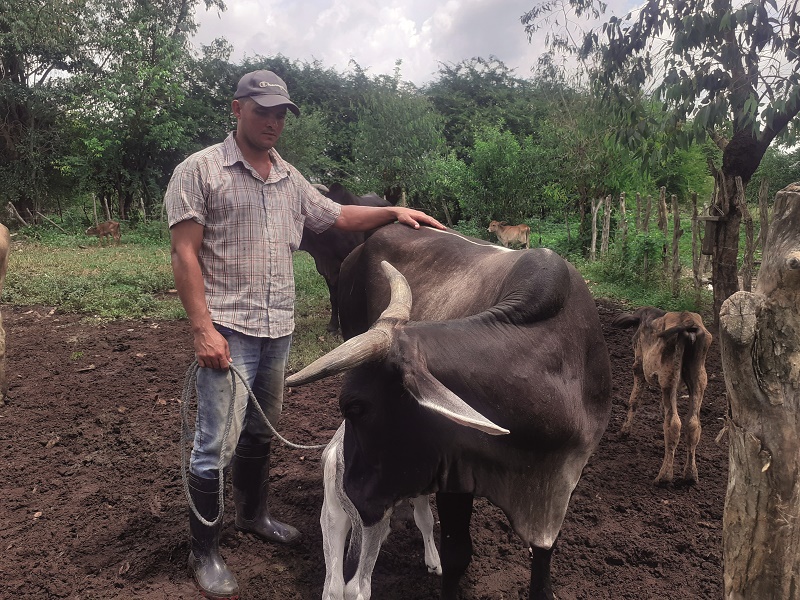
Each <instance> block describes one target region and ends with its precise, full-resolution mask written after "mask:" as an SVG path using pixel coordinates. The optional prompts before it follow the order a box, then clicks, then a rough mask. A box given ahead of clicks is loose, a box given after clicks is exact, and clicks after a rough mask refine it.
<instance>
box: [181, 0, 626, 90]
mask: <svg viewBox="0 0 800 600" xmlns="http://www.w3.org/2000/svg"><path fill="white" fill-rule="evenodd" d="M536 2H537V0H226V4H227V6H228V9H227V10H226V11H225V12H223V13H221V14H218V13H217V11H216V10H214V11H208V12H207V11H205V9H204V8H203V7H202V4H201V6H200V8H198V14H197V17H198V22H199V23H200V29H199V31H198V33H197V36H196V37H195V43H196V44H198V45H199V44H209V43H210V42H211V41H212V40H213V39H215V38H217V37H224V38H226V39H227V40H228V41H229V42H230V43H231V44H232V45H233V47H234V55H233V57H232V61H233V62H239V61H240V60H241V59H243V58H244V57H245V56H249V57H252V56H255V55H262V56H274V55H276V54H283V55H284V56H286V57H287V58H289V59H292V60H301V61H308V62H311V61H313V60H319V61H320V62H321V63H322V66H323V67H325V68H334V69H336V70H337V71H340V72H342V71H347V70H349V63H350V61H351V60H355V61H356V62H357V63H358V64H359V65H360V66H361V67H362V68H364V69H366V70H367V73H368V74H369V75H372V76H375V75H381V74H391V73H393V71H394V67H395V62H396V61H397V60H398V59H399V60H402V66H401V77H402V79H404V80H407V81H411V82H413V83H415V84H416V85H418V86H419V85H423V84H425V83H427V82H429V81H430V80H432V79H434V78H435V76H436V73H437V70H438V66H439V64H440V63H445V64H457V63H459V62H461V61H463V60H467V59H470V58H473V57H482V58H489V57H490V56H496V57H497V58H498V59H500V60H501V61H503V63H504V64H505V65H506V66H507V67H509V68H511V69H514V71H515V74H516V75H517V76H519V77H523V78H524V77H528V76H529V75H530V73H531V68H532V67H534V66H535V65H536V59H537V57H538V56H539V54H540V53H541V52H542V50H543V48H544V34H541V35H540V36H538V37H537V38H536V39H534V41H533V42H532V43H530V42H528V37H527V35H526V34H525V28H524V27H523V25H522V23H521V22H520V17H521V16H522V15H523V14H524V13H525V12H527V11H528V10H530V9H531V8H532V7H533V6H534V5H535V4H536ZM608 4H609V7H610V8H609V11H611V10H612V8H611V7H613V6H619V7H621V8H619V10H617V11H616V12H617V14H619V13H620V12H621V11H622V10H626V8H625V7H626V6H630V5H631V4H632V2H631V1H630V0H610V1H609V2H608Z"/></svg>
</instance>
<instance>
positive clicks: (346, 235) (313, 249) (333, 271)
mask: <svg viewBox="0 0 800 600" xmlns="http://www.w3.org/2000/svg"><path fill="white" fill-rule="evenodd" d="M325 196H327V197H328V198H330V199H331V200H333V201H334V202H337V203H339V204H347V205H356V206H391V204H390V203H389V202H387V201H386V200H384V199H383V198H381V197H380V196H378V195H376V194H367V195H366V196H356V195H355V194H353V193H351V192H349V191H348V190H347V189H346V188H344V187H343V186H342V185H341V184H338V183H334V184H333V185H332V186H331V187H330V190H329V191H328V192H325ZM368 236H369V233H363V232H359V231H341V230H339V229H334V228H333V227H331V228H330V229H328V230H327V231H323V232H322V233H314V232H313V231H311V230H310V229H308V228H303V238H302V240H301V241H300V250H305V251H306V252H308V253H309V254H310V255H311V256H312V257H313V258H314V263H315V264H316V266H317V271H318V272H319V274H320V275H322V277H323V278H324V279H325V283H326V284H327V285H328V292H329V294H330V301H331V319H330V321H329V323H328V327H327V329H328V331H338V330H339V309H338V300H337V296H338V285H339V269H340V268H341V266H342V261H343V260H344V259H345V258H347V255H348V254H350V253H351V252H352V251H353V250H354V249H355V247H356V246H358V245H359V244H361V243H362V242H363V241H364V240H365V239H366V238H367V237H368Z"/></svg>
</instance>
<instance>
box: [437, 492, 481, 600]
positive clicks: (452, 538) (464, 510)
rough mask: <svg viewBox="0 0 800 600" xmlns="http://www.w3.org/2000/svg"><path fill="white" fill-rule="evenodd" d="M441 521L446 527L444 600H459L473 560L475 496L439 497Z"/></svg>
mask: <svg viewBox="0 0 800 600" xmlns="http://www.w3.org/2000/svg"><path fill="white" fill-rule="evenodd" d="M436 506H437V507H438V509H439V522H440V523H441V526H442V540H441V541H442V594H441V596H440V598H441V600H457V598H458V585H459V582H460V581H461V577H462V576H463V575H464V572H465V571H466V570H467V567H468V566H469V563H470V561H471V560H472V538H471V537H470V534H469V522H470V520H471V519H472V495H471V494H448V493H443V492H439V493H437V494H436Z"/></svg>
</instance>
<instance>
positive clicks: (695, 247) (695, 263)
mask: <svg viewBox="0 0 800 600" xmlns="http://www.w3.org/2000/svg"><path fill="white" fill-rule="evenodd" d="M698 216H699V213H698V212H697V192H692V279H693V281H694V293H695V302H696V303H697V304H700V286H701V285H702V282H701V277H700V221H699V220H698V218H697V217H698Z"/></svg>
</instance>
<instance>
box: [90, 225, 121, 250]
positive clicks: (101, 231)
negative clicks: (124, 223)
mask: <svg viewBox="0 0 800 600" xmlns="http://www.w3.org/2000/svg"><path fill="white" fill-rule="evenodd" d="M86 235H96V236H97V237H98V238H99V242H100V245H101V246H102V245H103V241H105V239H106V236H111V237H113V238H114V245H115V246H116V245H117V244H119V240H120V238H121V237H122V236H121V234H120V232H119V223H118V222H117V221H105V222H104V223H99V224H97V225H95V226H94V227H89V229H87V230H86Z"/></svg>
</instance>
